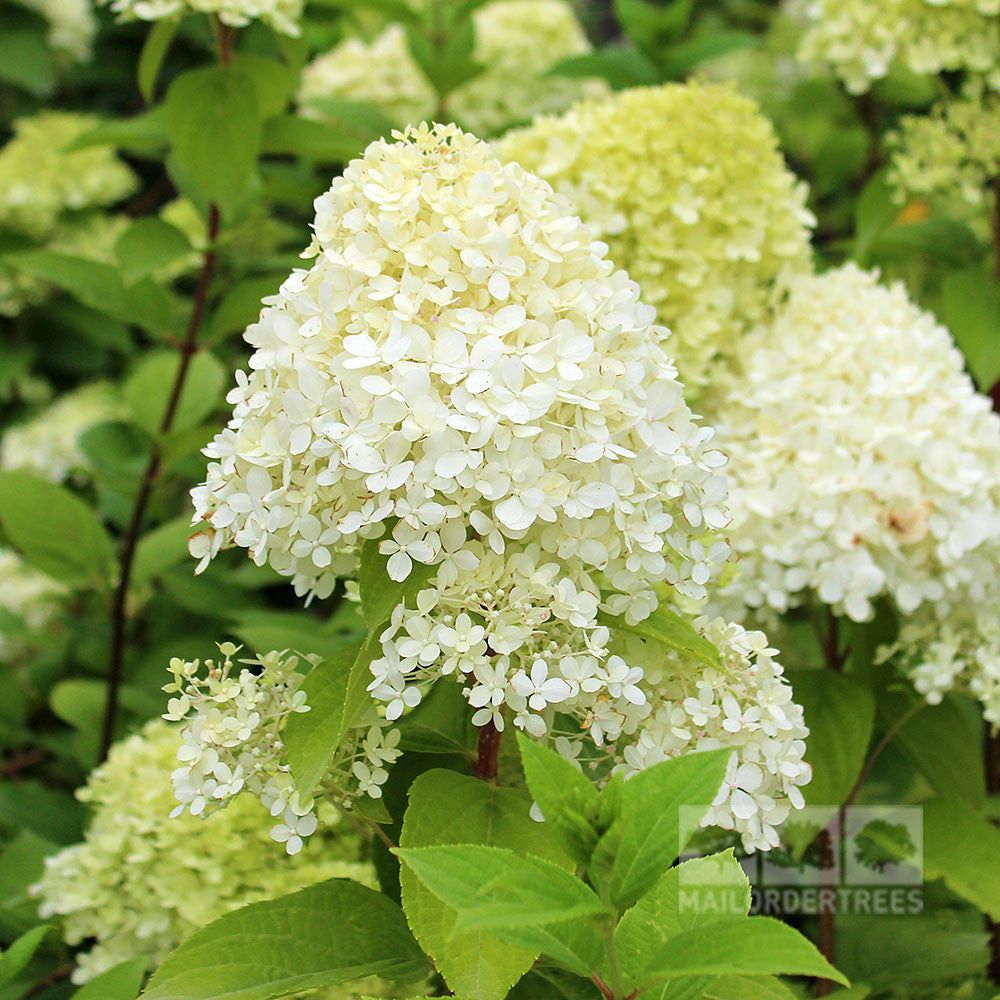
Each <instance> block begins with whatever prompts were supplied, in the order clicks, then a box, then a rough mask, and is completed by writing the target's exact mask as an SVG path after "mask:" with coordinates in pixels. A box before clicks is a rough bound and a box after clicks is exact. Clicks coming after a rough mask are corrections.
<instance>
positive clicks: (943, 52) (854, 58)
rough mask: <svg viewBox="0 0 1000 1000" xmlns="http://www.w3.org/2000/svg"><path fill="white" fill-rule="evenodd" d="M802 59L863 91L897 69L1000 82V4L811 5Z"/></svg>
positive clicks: (835, 1)
mask: <svg viewBox="0 0 1000 1000" xmlns="http://www.w3.org/2000/svg"><path fill="white" fill-rule="evenodd" d="M805 14H806V17H807V20H808V23H809V28H808V30H807V31H806V34H805V36H804V38H803V41H802V48H801V56H802V58H804V59H806V60H808V61H816V62H821V63H825V64H827V65H829V66H830V67H831V68H832V69H833V70H834V72H835V73H836V74H837V75H838V76H839V77H840V78H841V79H842V80H843V81H844V84H845V86H846V87H847V89H848V90H849V91H851V92H852V93H855V94H861V93H864V92H865V91H866V90H868V88H869V87H870V86H871V84H872V82H873V81H874V80H880V79H882V78H883V77H885V76H887V75H888V74H889V71H890V70H891V69H892V67H893V66H894V65H895V64H897V63H898V64H900V65H902V66H904V67H905V68H906V69H908V70H910V71H912V72H914V73H919V74H922V75H923V74H933V73H941V72H944V71H951V70H971V71H973V72H975V73H979V74H982V75H983V76H984V77H985V78H986V79H987V80H988V82H989V84H990V85H991V86H992V87H994V88H995V87H997V86H998V85H1000V0H879V2H878V3H869V2H868V0H811V2H810V3H809V4H808V5H806V6H805Z"/></svg>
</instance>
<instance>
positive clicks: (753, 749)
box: [615, 618, 812, 851]
mask: <svg viewBox="0 0 1000 1000" xmlns="http://www.w3.org/2000/svg"><path fill="white" fill-rule="evenodd" d="M696 625H697V627H698V628H699V630H700V631H701V632H702V633H703V635H704V636H705V637H706V638H707V639H709V640H710V641H711V642H712V643H713V645H715V646H716V648H717V649H718V650H719V653H720V661H719V665H718V666H717V667H707V668H701V669H698V670H692V668H691V665H689V664H688V665H685V664H684V663H683V661H682V659H681V658H680V657H679V656H678V655H677V654H676V653H674V652H671V651H667V650H664V649H663V648H662V647H659V646H656V645H655V644H652V643H649V642H647V641H644V640H641V639H637V638H635V637H626V638H624V639H623V640H622V653H623V655H624V656H626V657H628V658H629V659H630V662H636V663H639V664H642V667H643V673H644V680H643V692H644V693H645V695H646V700H647V704H648V706H649V707H648V710H647V712H648V714H646V715H645V717H644V718H643V719H642V720H641V722H639V724H638V725H632V724H630V725H629V732H628V734H627V735H626V736H625V737H623V738H622V739H621V740H620V741H619V743H618V745H617V746H616V747H615V754H616V755H617V756H618V757H619V759H620V761H621V763H620V765H619V766H620V767H621V768H622V769H623V770H624V773H625V774H626V776H628V775H631V774H634V773H635V772H636V771H640V770H642V769H644V768H647V767H652V766H653V765H654V764H658V763H659V762H660V761H663V760H667V759H668V758H670V757H676V756H678V755H680V754H685V753H693V752H698V751H704V750H716V749H723V748H727V747H732V749H733V752H732V755H731V756H730V758H729V767H728V770H727V774H726V779H725V781H724V782H723V785H722V788H721V789H720V790H719V794H718V795H717V796H716V798H715V801H714V802H713V803H712V808H711V809H710V810H709V811H708V813H707V814H706V815H705V817H704V819H703V820H702V826H719V827H722V828H723V829H726V830H735V831H737V832H738V833H739V834H740V836H741V839H742V842H743V846H744V848H745V849H747V850H749V851H753V850H757V849H759V850H769V849H770V848H772V847H776V846H777V845H778V843H779V836H778V832H777V827H778V826H780V824H782V823H783V822H784V821H785V820H786V819H787V817H788V816H789V813H790V812H791V810H792V809H801V808H802V806H803V805H804V804H805V802H804V799H803V797H802V792H801V790H800V789H801V786H802V785H805V784H806V783H808V781H809V780H810V778H811V777H812V768H811V767H810V765H809V764H808V763H806V761H805V759H804V755H805V752H806V743H805V739H806V737H807V736H808V735H809V730H808V728H807V727H806V724H805V721H804V720H803V715H802V708H801V706H800V705H798V704H796V703H795V702H794V701H793V700H792V699H793V695H792V688H791V685H790V684H789V683H788V682H787V681H786V680H785V679H784V676H783V669H782V667H781V665H780V664H779V663H778V662H777V660H776V659H775V657H776V656H777V652H778V651H777V650H776V649H772V648H770V647H769V645H768V642H767V637H766V636H765V635H764V633H763V632H749V631H746V630H745V629H744V628H742V627H741V626H740V625H737V624H734V623H727V622H725V621H724V620H723V619H721V618H719V619H715V620H714V621H709V620H708V619H700V620H699V621H698V622H696Z"/></svg>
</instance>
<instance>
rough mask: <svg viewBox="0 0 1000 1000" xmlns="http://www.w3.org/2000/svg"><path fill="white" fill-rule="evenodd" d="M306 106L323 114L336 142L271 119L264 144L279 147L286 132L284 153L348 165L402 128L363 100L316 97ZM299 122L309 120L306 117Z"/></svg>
mask: <svg viewBox="0 0 1000 1000" xmlns="http://www.w3.org/2000/svg"><path fill="white" fill-rule="evenodd" d="M307 103H308V106H309V108H310V109H312V110H313V111H316V112H318V113H319V114H320V115H322V117H323V124H324V125H325V126H326V127H327V129H330V128H332V129H333V130H334V132H335V133H336V136H337V137H336V139H334V138H333V136H332V135H331V133H330V132H329V131H326V130H324V131H322V132H321V131H319V130H318V129H311V130H310V129H303V128H301V127H300V126H292V125H291V124H290V123H283V121H282V120H281V119H272V121H271V122H269V123H268V126H267V132H268V135H269V136H270V139H268V138H267V137H266V138H265V142H276V143H278V144H280V143H281V141H282V139H281V138H279V136H281V133H282V130H287V131H285V132H284V141H285V142H286V143H287V144H288V147H289V148H286V149H285V152H290V153H295V154H297V155H299V156H302V157H304V158H305V159H309V160H316V161H318V162H321V163H323V162H329V161H330V159H331V158H333V159H334V160H335V161H336V162H340V163H346V162H347V161H348V160H350V159H353V158H354V157H355V156H358V155H359V154H360V153H361V152H362V151H363V150H364V148H365V147H366V146H367V145H368V144H369V143H370V142H373V141H374V140H375V139H380V138H382V137H383V136H388V135H389V134H390V133H391V132H392V130H393V129H395V128H398V127H399V125H400V123H399V122H396V121H394V120H393V119H392V118H389V117H388V116H387V115H386V114H385V113H384V112H383V111H381V110H380V109H379V108H377V107H375V105H373V104H366V103H365V102H364V101H352V100H348V99H347V98H344V97H315V98H312V99H311V100H309V101H308V102H307ZM296 120H298V121H308V119H304V118H298V119H296ZM272 127H274V128H276V129H277V130H278V134H277V135H274V134H272V133H271V128H272ZM334 154H336V155H334Z"/></svg>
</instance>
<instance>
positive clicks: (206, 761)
mask: <svg viewBox="0 0 1000 1000" xmlns="http://www.w3.org/2000/svg"><path fill="white" fill-rule="evenodd" d="M219 651H220V652H221V653H222V657H223V658H222V660H221V661H218V660H212V659H208V660H205V663H204V668H205V676H201V675H200V671H201V668H202V664H201V662H200V661H199V660H191V661H186V660H182V659H180V658H178V657H175V658H174V659H172V660H171V661H170V672H171V673H172V674H173V676H174V680H173V681H172V682H171V683H170V684H167V685H165V686H164V689H163V690H164V691H167V692H168V693H170V694H172V695H175V697H172V698H170V700H169V702H168V703H167V711H166V713H165V715H164V718H165V719H168V720H171V721H175V722H176V721H183V723H184V725H183V728H182V730H181V735H182V737H183V742H182V743H181V746H180V748H179V749H178V750H177V760H178V761H179V762H180V766H179V767H177V768H176V769H175V770H174V772H173V774H172V775H171V780H172V782H173V788H174V796H175V798H176V799H177V802H178V803H179V804H178V805H176V806H175V807H174V810H173V813H172V814H171V815H174V816H179V815H181V814H182V813H184V812H185V811H188V812H190V813H191V814H192V815H193V816H202V815H210V814H212V813H213V812H215V811H217V810H218V809H220V808H222V807H224V806H227V805H228V804H229V803H230V801H232V800H233V799H234V798H235V797H236V796H238V795H239V794H240V792H242V791H247V792H249V793H251V794H252V795H254V796H256V798H258V799H259V800H260V801H261V802H262V803H263V805H264V807H265V808H266V809H267V810H268V811H269V812H270V814H271V816H272V817H273V818H274V819H275V820H276V822H275V823H274V825H273V826H272V827H271V837H272V839H273V840H275V841H277V842H278V843H281V844H284V845H285V850H286V852H287V853H288V854H297V853H298V852H299V851H300V850H302V845H303V842H304V841H305V840H306V839H307V838H308V837H309V836H310V835H311V834H313V833H314V832H315V831H316V828H317V823H318V816H317V801H316V799H315V798H314V797H313V796H311V795H303V794H301V793H300V792H299V790H298V788H297V787H296V784H295V780H294V778H293V777H292V774H291V769H290V767H289V764H288V758H287V754H286V751H285V744H284V740H283V729H284V725H285V722H286V721H287V719H288V718H289V716H291V715H293V714H296V713H301V712H308V711H309V710H310V709H309V706H308V705H307V704H306V696H305V692H303V691H301V690H299V687H300V685H301V683H302V680H303V674H301V673H299V672H298V670H297V667H298V666H299V658H298V657H296V656H292V655H288V654H285V653H279V652H271V653H268V654H266V655H264V656H261V657H259V658H256V659H247V660H241V661H238V663H239V664H240V665H239V666H238V667H237V665H236V664H235V663H234V661H233V657H234V656H235V655H236V654H237V653H238V651H239V647H237V646H234V645H233V644H232V643H222V644H221V645H220V646H219ZM308 659H310V660H312V661H313V662H315V661H317V660H318V659H319V657H309V658H308ZM398 743H399V733H398V732H397V731H395V730H393V729H391V728H390V727H388V726H385V725H384V724H383V723H382V720H380V718H379V717H378V716H377V715H376V713H375V710H374V706H373V707H371V708H370V709H369V711H368V712H362V713H361V716H360V718H359V719H358V720H357V723H356V725H355V726H354V728H353V729H352V730H351V731H350V732H348V733H346V734H344V738H343V740H342V744H341V750H340V753H339V754H338V757H337V759H336V761H334V762H332V763H331V765H330V768H329V771H328V773H327V775H326V776H325V779H324V782H323V785H322V787H321V789H320V790H319V791H318V792H317V794H318V795H320V796H321V797H322V796H326V797H327V798H329V797H331V796H335V797H336V798H337V799H338V801H339V802H341V803H342V804H349V803H350V799H351V796H352V794H363V795H368V796H370V797H372V798H379V797H380V796H381V794H382V791H381V785H382V784H384V782H385V781H386V779H387V778H388V771H386V769H385V766H384V765H385V764H387V763H391V762H392V761H394V760H395V759H396V757H398V756H399V751H398V750H397V749H396V747H397V745H398Z"/></svg>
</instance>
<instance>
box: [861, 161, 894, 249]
mask: <svg viewBox="0 0 1000 1000" xmlns="http://www.w3.org/2000/svg"><path fill="white" fill-rule="evenodd" d="M894 194H895V191H894V188H893V186H892V185H891V184H890V183H889V171H888V170H880V171H879V172H878V173H877V174H875V175H874V176H873V177H872V179H871V180H870V181H869V182H868V183H867V184H866V185H865V186H864V189H863V190H862V192H861V194H860V195H859V197H858V200H857V203H856V204H855V207H854V250H853V253H852V256H853V257H854V259H855V260H856V261H857V262H858V263H859V264H861V265H862V266H866V265H867V264H868V262H869V258H870V254H871V248H872V245H873V244H874V243H875V240H876V239H878V237H879V235H880V234H881V233H882V232H883V231H884V230H885V229H886V228H887V227H888V226H890V225H891V224H892V221H893V220H894V219H895V218H896V217H897V216H898V215H899V209H900V206H899V205H898V204H897V203H896V201H895V198H894Z"/></svg>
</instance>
